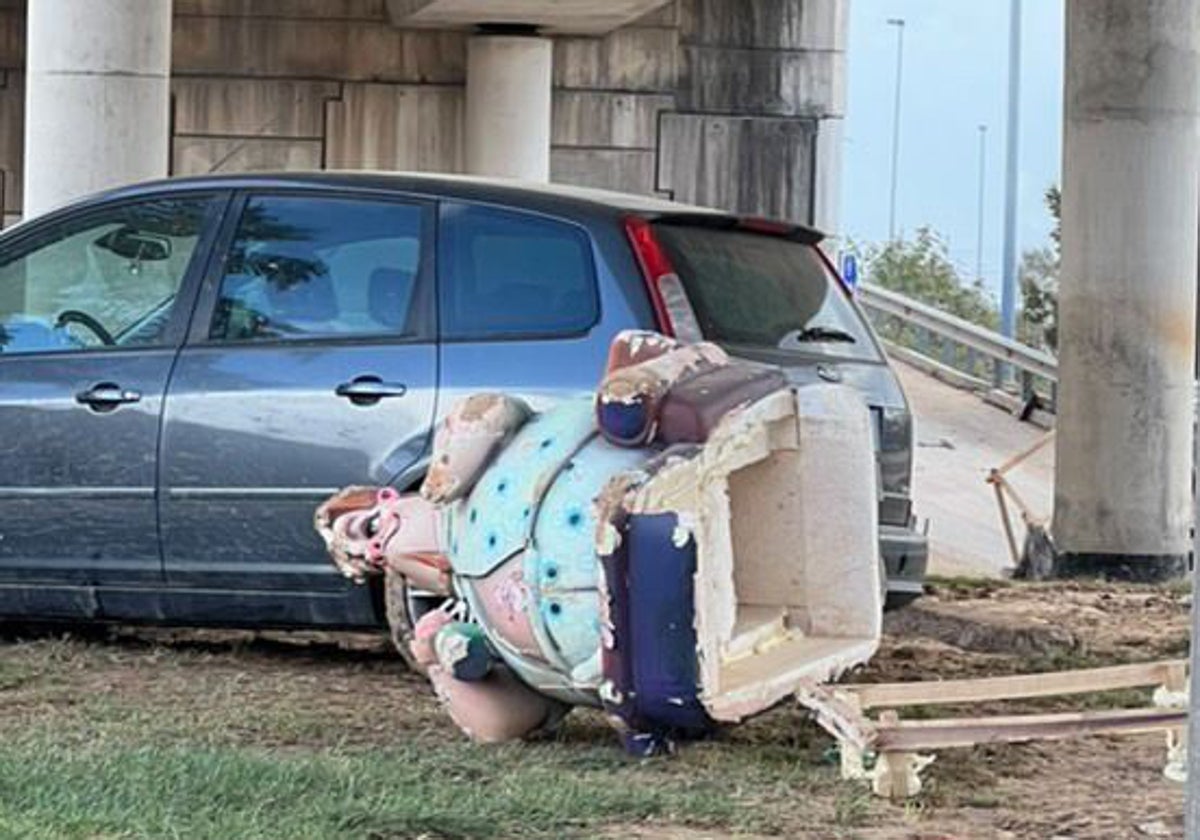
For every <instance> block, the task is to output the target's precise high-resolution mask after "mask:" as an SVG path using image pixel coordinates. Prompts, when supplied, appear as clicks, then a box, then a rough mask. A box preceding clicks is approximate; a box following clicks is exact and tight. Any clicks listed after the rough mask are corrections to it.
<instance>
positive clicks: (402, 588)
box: [383, 569, 425, 674]
mask: <svg viewBox="0 0 1200 840" xmlns="http://www.w3.org/2000/svg"><path fill="white" fill-rule="evenodd" d="M383 602H384V606H385V607H386V609H387V623H388V630H389V631H390V633H391V637H392V644H393V645H394V646H395V647H396V651H397V652H398V653H399V654H400V656H401V657H402V658H403V659H404V661H405V663H407V665H408V667H409V668H410V669H412V670H413V671H414V672H416V673H418V674H424V673H425V666H423V665H422V664H421V663H419V662H418V661H417V660H416V658H415V657H414V656H413V654H412V640H413V632H414V629H415V628H416V626H417V622H418V621H420V620H421V616H422V615H424V612H418V608H419V606H420V604H419V603H416V602H414V601H413V596H412V593H411V592H410V587H409V585H408V581H407V580H405V578H404V575H401V574H398V573H397V572H394V571H392V570H390V569H389V570H388V571H387V572H386V573H385V574H384V578H383Z"/></svg>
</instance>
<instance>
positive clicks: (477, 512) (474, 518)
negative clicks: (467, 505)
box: [470, 508, 479, 525]
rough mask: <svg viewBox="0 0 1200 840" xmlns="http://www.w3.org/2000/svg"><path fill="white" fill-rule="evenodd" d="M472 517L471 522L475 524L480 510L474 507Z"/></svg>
mask: <svg viewBox="0 0 1200 840" xmlns="http://www.w3.org/2000/svg"><path fill="white" fill-rule="evenodd" d="M470 519H471V524H472V525H474V524H475V522H476V521H477V520H478V519H479V511H477V510H475V509H474V508H472V509H471V516H470Z"/></svg>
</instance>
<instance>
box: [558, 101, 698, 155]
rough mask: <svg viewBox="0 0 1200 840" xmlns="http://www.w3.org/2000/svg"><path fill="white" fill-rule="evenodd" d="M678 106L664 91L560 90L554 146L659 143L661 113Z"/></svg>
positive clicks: (636, 146)
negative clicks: (637, 92)
mask: <svg viewBox="0 0 1200 840" xmlns="http://www.w3.org/2000/svg"><path fill="white" fill-rule="evenodd" d="M674 107H675V97H673V96H665V95H661V94H636V93H604V92H592V91H571V90H560V91H558V92H556V93H555V95H554V126H553V138H554V140H553V142H554V145H555V146H612V147H619V148H630V149H655V148H657V147H658V115H659V113H661V112H662V111H667V110H671V109H672V108H674Z"/></svg>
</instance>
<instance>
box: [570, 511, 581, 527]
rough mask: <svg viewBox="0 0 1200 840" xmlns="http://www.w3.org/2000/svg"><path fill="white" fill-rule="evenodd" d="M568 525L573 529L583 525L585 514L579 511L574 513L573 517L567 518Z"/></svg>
mask: <svg viewBox="0 0 1200 840" xmlns="http://www.w3.org/2000/svg"><path fill="white" fill-rule="evenodd" d="M567 524H568V525H570V526H571V527H572V528H578V527H579V526H580V525H582V524H583V514H582V513H580V512H579V511H573V512H572V513H571V515H570V516H568V517H567Z"/></svg>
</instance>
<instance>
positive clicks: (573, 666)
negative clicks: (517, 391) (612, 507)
mask: <svg viewBox="0 0 1200 840" xmlns="http://www.w3.org/2000/svg"><path fill="white" fill-rule="evenodd" d="M646 456H647V453H646V451H644V450H643V451H636V450H632V451H631V450H628V449H620V448H617V447H615V446H612V445H611V444H609V443H608V442H606V441H605V440H604V439H603V438H602V437H601V436H600V435H599V433H598V432H597V430H596V421H595V412H594V407H593V401H592V399H591V398H590V397H588V398H581V399H573V400H569V401H566V402H564V403H562V404H561V405H559V406H558V407H556V408H554V409H552V410H550V411H548V412H545V413H543V414H540V415H537V416H535V417H534V418H533V419H531V420H530V421H529V423H527V424H526V425H525V426H524V427H523V428H522V429H521V430H520V431H519V432H518V433H517V435H516V437H515V438H514V439H513V440H512V442H511V443H509V445H508V446H506V447H505V449H504V451H503V452H502V454H501V455H500V456H499V457H498V458H497V459H496V461H495V463H493V464H492V465H491V466H490V467H488V469H487V470H486V471H485V472H484V474H483V476H482V477H481V478H480V479H479V481H478V482H476V484H475V487H474V488H473V489H472V491H471V494H470V495H469V496H468V497H467V498H466V499H465V500H464V501H462V502H460V503H459V504H458V505H457V506H456V507H455V508H454V509H453V511H452V513H451V515H450V517H449V518H448V527H449V529H450V541H449V542H450V546H451V553H450V559H451V564H452V566H453V568H454V574H455V581H456V586H457V587H458V590H459V593H460V594H461V595H462V597H463V598H464V599H465V600H466V601H467V603H468V604H469V605H470V606H471V608H472V611H473V612H474V613H475V614H476V615H478V614H480V612H481V610H480V609H479V603H478V597H479V594H478V588H477V587H478V584H479V582H480V581H482V580H485V579H487V578H488V577H489V576H491V575H493V574H494V573H495V572H496V570H497V569H499V568H500V567H501V566H503V565H505V564H506V563H508V562H509V561H511V560H513V559H514V558H516V557H518V556H519V557H520V558H521V562H520V567H521V569H522V572H523V574H522V582H523V584H524V590H525V595H526V597H525V599H524V603H525V612H526V615H527V617H528V619H529V621H530V625H531V627H532V630H533V633H534V635H535V637H536V639H537V643H538V647H540V648H541V652H540V655H539V656H528V655H523V654H521V653H519V652H517V651H515V650H514V649H513V648H512V646H511V645H508V644H506V642H505V640H504V639H502V638H497V637H496V635H495V634H496V631H495V629H494V628H488V627H485V628H484V629H485V631H486V632H487V633H488V634H489V637H491V640H492V642H493V644H494V646H495V647H496V649H497V651H498V652H499V653H500V655H501V656H502V657H503V658H504V659H505V661H506V662H507V664H508V665H509V666H510V667H512V668H513V670H515V671H516V672H517V673H518V674H519V675H520V676H521V677H522V679H524V680H525V681H526V682H527V683H529V684H530V685H532V686H534V687H535V688H538V689H539V690H541V691H544V692H546V693H548V694H551V695H552V696H557V697H559V698H560V699H563V700H565V701H568V702H574V703H581V702H582V703H589V704H595V703H597V700H596V697H595V692H596V689H597V687H598V685H599V683H600V679H601V663H600V652H601V633H600V595H599V581H600V574H601V571H600V565H599V561H598V559H597V556H596V549H595V535H596V517H595V510H594V508H595V505H594V501H595V499H596V497H597V495H598V494H599V493H600V491H601V490H603V488H604V487H605V485H607V484H608V482H609V481H610V480H611V479H612V478H613V477H614V476H616V475H618V474H620V473H624V472H628V471H631V470H636V469H637V468H638V467H640V466H641V465H642V464H644V463H645V461H646Z"/></svg>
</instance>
